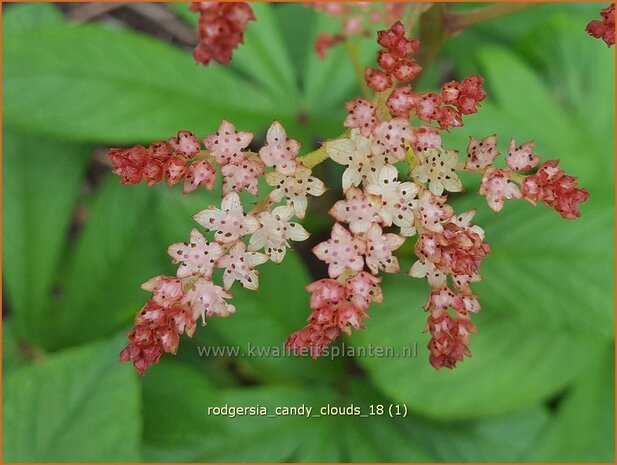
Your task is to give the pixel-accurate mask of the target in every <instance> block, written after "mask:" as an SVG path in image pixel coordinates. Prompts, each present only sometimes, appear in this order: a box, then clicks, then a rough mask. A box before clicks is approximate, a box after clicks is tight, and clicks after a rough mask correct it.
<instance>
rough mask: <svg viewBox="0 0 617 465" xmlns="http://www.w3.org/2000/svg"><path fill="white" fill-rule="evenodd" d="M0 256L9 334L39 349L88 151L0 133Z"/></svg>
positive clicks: (9, 131)
mask: <svg viewBox="0 0 617 465" xmlns="http://www.w3.org/2000/svg"><path fill="white" fill-rule="evenodd" d="M3 136H4V137H3V138H4V146H3V149H4V157H3V172H4V176H3V180H4V186H3V194H4V195H3V202H2V203H3V212H4V213H3V220H4V228H3V242H4V244H5V247H4V254H3V264H4V269H5V270H7V271H8V272H7V273H5V280H6V287H7V294H8V299H9V302H10V308H11V310H12V311H13V312H14V318H15V319H14V325H15V330H16V331H17V332H18V333H19V335H20V336H21V337H23V338H25V339H27V340H28V341H30V342H33V343H36V344H40V343H41V339H42V338H44V337H45V335H46V334H48V332H49V329H48V321H47V318H46V316H45V312H46V309H47V307H48V303H49V299H50V294H51V292H52V288H53V286H54V282H55V280H56V276H57V268H58V263H59V260H60V257H61V253H62V251H63V248H64V245H65V243H66V239H67V235H68V228H69V225H70V222H71V219H72V217H73V210H74V207H75V204H76V202H77V197H78V195H79V193H80V189H81V184H82V182H83V177H84V174H85V168H86V165H87V163H88V161H89V154H88V149H87V148H85V147H82V146H76V145H71V144H66V143H60V142H55V141H52V140H49V139H45V138H41V137H38V136H34V135H32V134H29V133H24V132H18V131H14V130H12V129H9V128H7V127H5V128H4V132H3Z"/></svg>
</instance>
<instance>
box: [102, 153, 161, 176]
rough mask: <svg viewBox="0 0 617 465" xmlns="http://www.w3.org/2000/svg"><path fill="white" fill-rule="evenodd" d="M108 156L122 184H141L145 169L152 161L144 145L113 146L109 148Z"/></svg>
mask: <svg viewBox="0 0 617 465" xmlns="http://www.w3.org/2000/svg"><path fill="white" fill-rule="evenodd" d="M108 156H109V159H110V160H111V163H112V165H113V167H114V170H113V173H114V174H117V175H118V176H120V182H122V184H139V183H140V182H141V179H142V176H143V172H144V169H145V168H146V165H147V164H148V162H149V161H150V154H149V153H148V150H146V148H145V147H144V146H143V145H136V146H134V147H131V148H112V149H109V152H108ZM161 178H162V176H161ZM161 178H159V180H160V179H161ZM155 182H156V181H155Z"/></svg>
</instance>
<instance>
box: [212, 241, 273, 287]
mask: <svg viewBox="0 0 617 465" xmlns="http://www.w3.org/2000/svg"><path fill="white" fill-rule="evenodd" d="M267 261H268V256H267V255H266V254H263V253H259V252H247V251H246V245H245V244H244V243H243V242H241V241H238V242H236V243H235V244H234V245H232V246H231V248H230V249H229V251H228V252H227V255H224V256H223V257H221V258H220V259H219V261H218V263H217V266H218V267H220V268H225V272H224V273H223V286H224V288H225V289H229V288H230V287H231V286H232V284H233V283H234V281H236V280H238V281H239V282H240V284H242V286H244V287H245V288H247V289H250V290H251V291H255V290H257V288H258V287H259V282H258V275H259V273H258V272H257V271H255V270H254V268H255V267H256V266H257V265H261V264H262V263H266V262H267Z"/></svg>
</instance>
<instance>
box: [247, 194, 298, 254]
mask: <svg viewBox="0 0 617 465" xmlns="http://www.w3.org/2000/svg"><path fill="white" fill-rule="evenodd" d="M293 214H294V210H293V207H291V206H290V205H282V206H280V207H276V208H275V209H273V210H272V211H271V212H270V211H265V212H261V213H259V214H258V215H257V221H258V223H259V226H258V227H257V229H256V231H255V232H254V234H253V235H252V236H251V240H250V241H249V250H250V251H252V252H254V251H257V250H261V249H265V251H266V253H267V254H268V256H269V257H270V260H272V261H273V262H274V263H281V262H282V261H283V258H285V252H286V251H287V248H288V247H289V241H290V240H292V241H304V240H306V239H308V237H309V233H308V232H307V231H306V229H304V228H303V227H302V226H301V225H300V224H299V223H294V222H290V221H289V220H290V219H291V218H292V217H293Z"/></svg>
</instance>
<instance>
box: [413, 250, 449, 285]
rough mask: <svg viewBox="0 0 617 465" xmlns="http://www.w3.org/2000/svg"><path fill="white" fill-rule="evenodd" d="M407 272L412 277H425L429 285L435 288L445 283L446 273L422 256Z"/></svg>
mask: <svg viewBox="0 0 617 465" xmlns="http://www.w3.org/2000/svg"><path fill="white" fill-rule="evenodd" d="M407 274H408V275H409V276H413V277H414V278H427V280H428V283H429V285H430V286H431V287H433V288H435V289H439V288H442V287H444V286H445V285H446V278H447V276H446V274H445V273H444V272H442V271H440V270H439V269H438V268H437V267H436V266H435V264H434V263H433V262H430V261H429V260H426V259H424V258H419V259H418V261H416V262H415V263H414V264H413V265H412V267H411V268H410V269H409V272H408V273H407Z"/></svg>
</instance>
